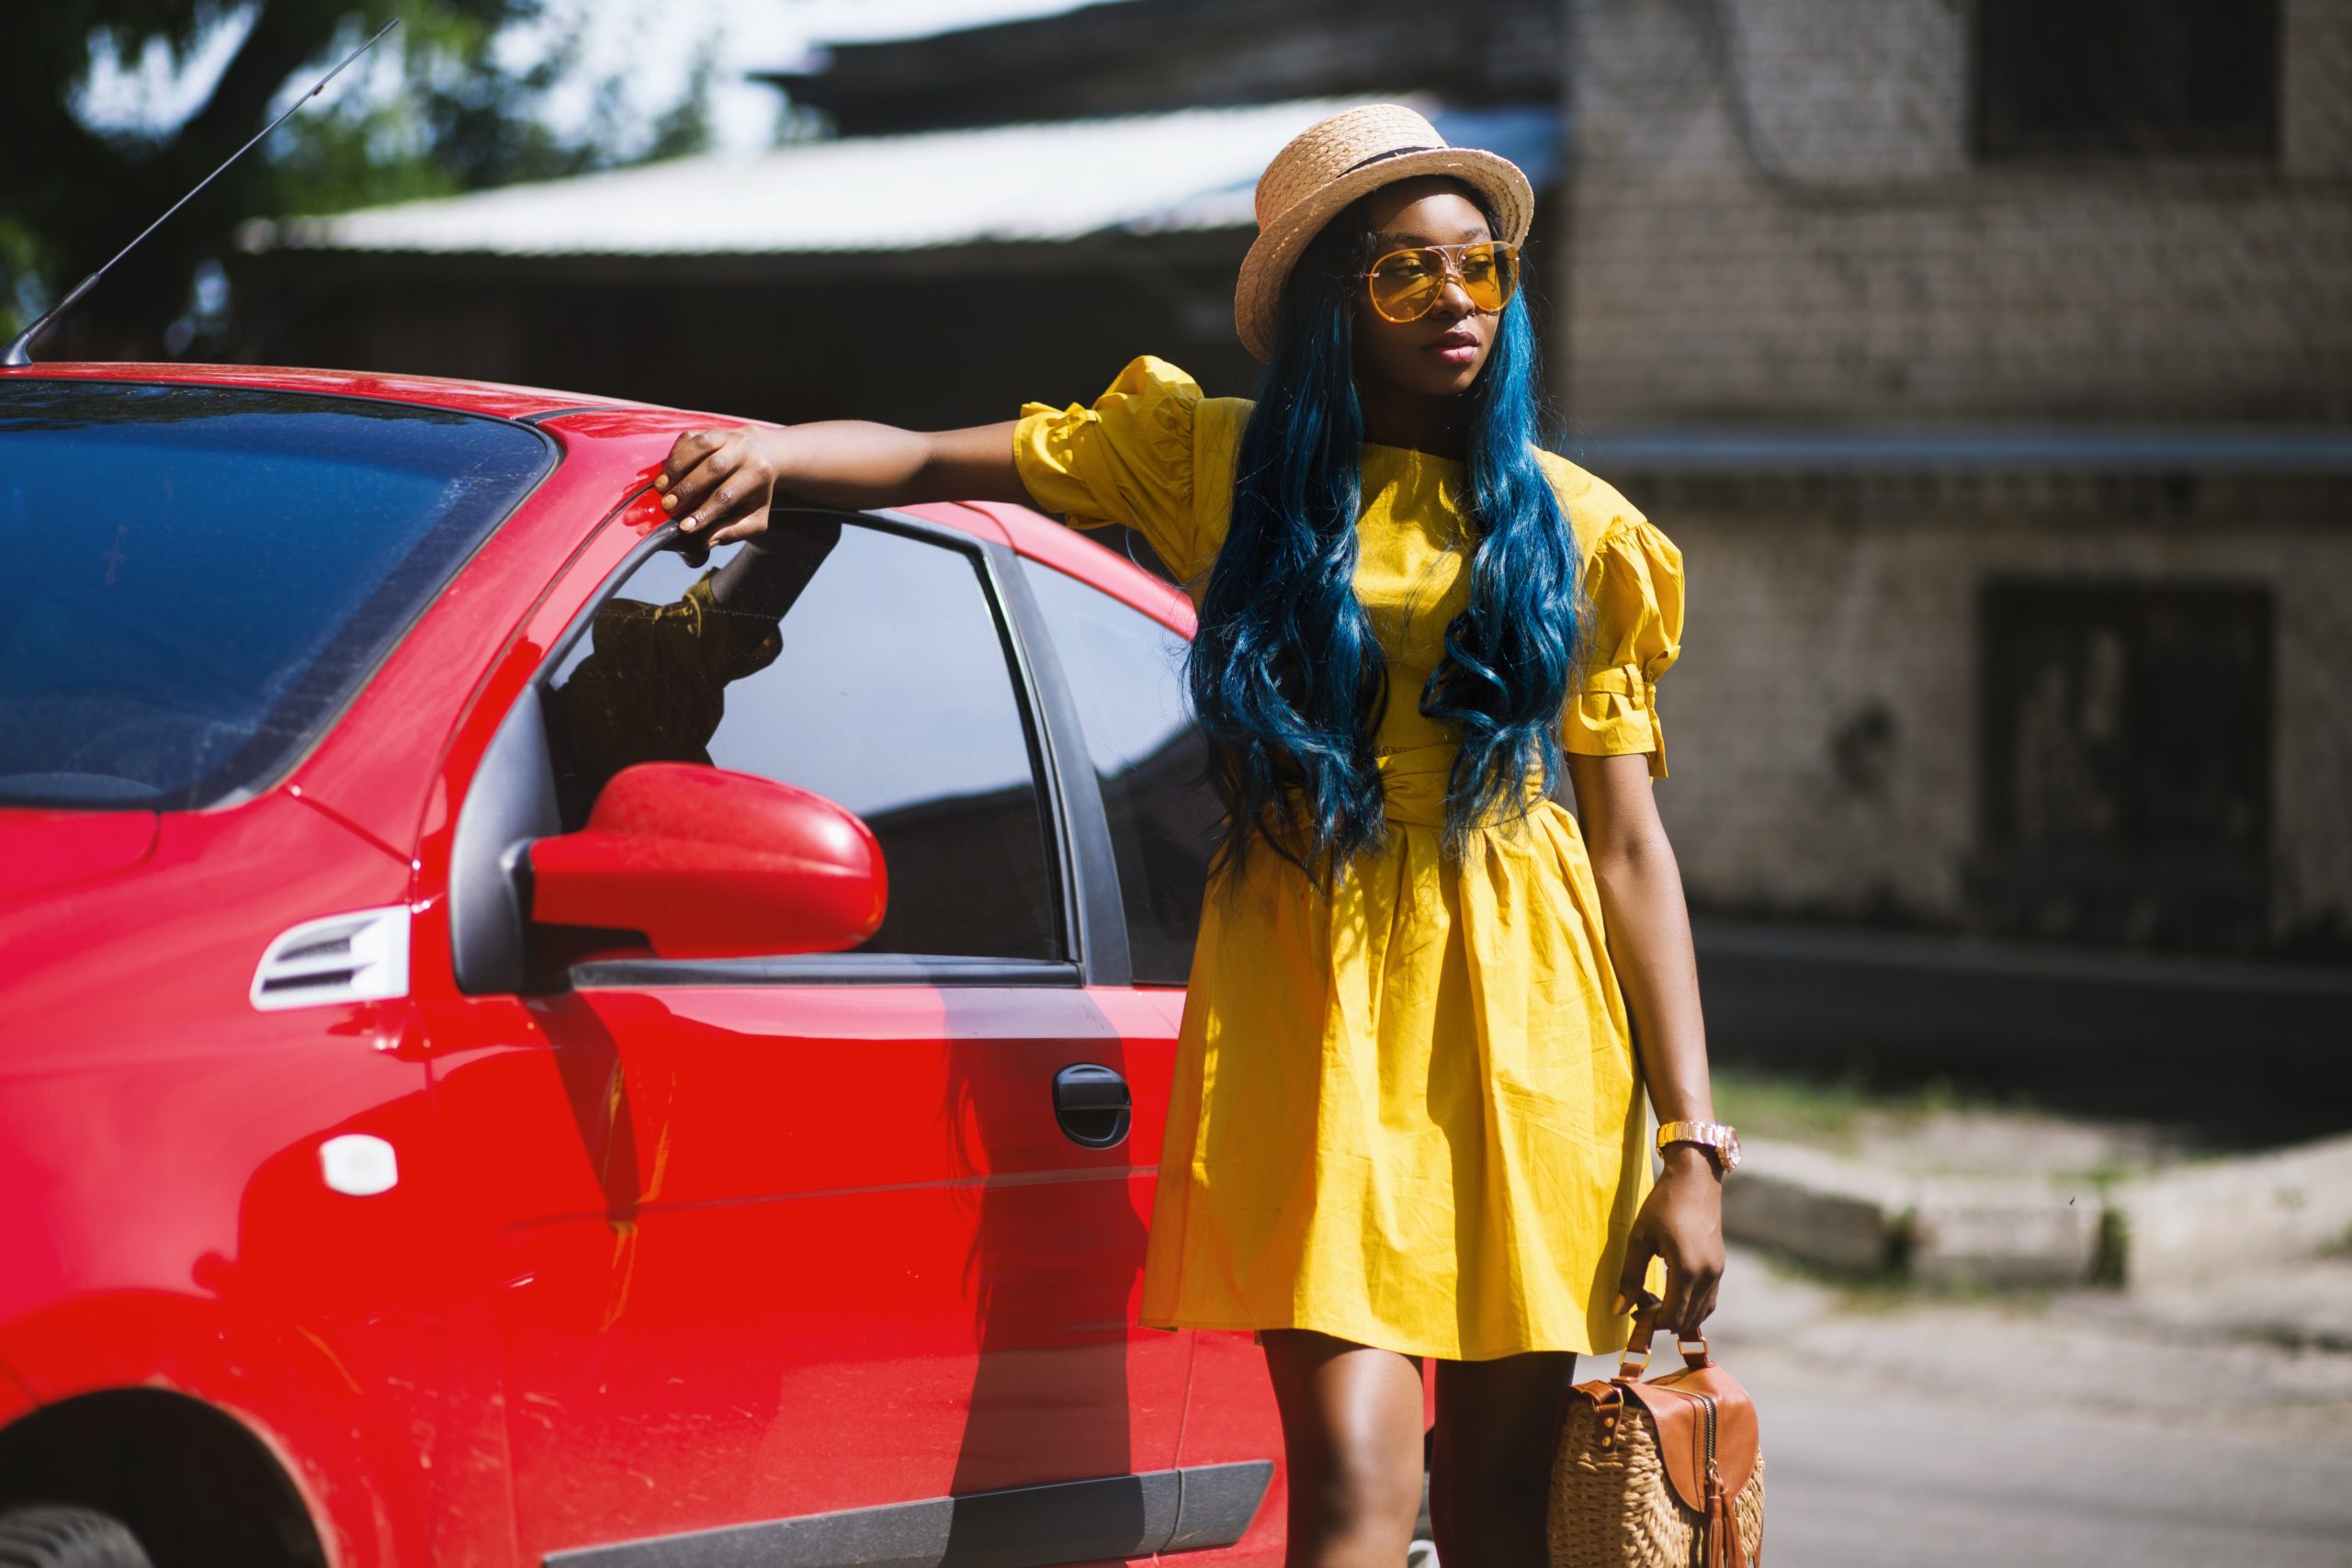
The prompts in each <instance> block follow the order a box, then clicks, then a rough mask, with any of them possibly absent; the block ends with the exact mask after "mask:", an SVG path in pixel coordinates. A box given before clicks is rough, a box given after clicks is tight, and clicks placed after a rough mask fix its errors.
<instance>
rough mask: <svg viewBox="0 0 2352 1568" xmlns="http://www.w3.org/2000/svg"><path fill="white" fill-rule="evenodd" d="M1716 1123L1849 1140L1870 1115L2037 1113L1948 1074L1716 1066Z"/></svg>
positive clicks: (1919, 1117) (2024, 1102)
mask: <svg viewBox="0 0 2352 1568" xmlns="http://www.w3.org/2000/svg"><path fill="white" fill-rule="evenodd" d="M1710 1079H1711V1085H1712V1088H1713V1092H1714V1101H1715V1116H1716V1119H1717V1120H1718V1121H1723V1122H1732V1123H1734V1124H1736V1126H1737V1127H1738V1128H1739V1129H1740V1131H1741V1132H1743V1133H1753V1134H1756V1135H1757V1136H1758V1137H1759V1138H1787V1139H1791V1140H1793V1141H1797V1142H1802V1143H1809V1144H1815V1145H1830V1146H1833V1147H1834V1146H1840V1145H1844V1146H1850V1145H1851V1144H1852V1142H1853V1138H1854V1134H1855V1132H1856V1130H1857V1129H1858V1128H1859V1127H1860V1124H1861V1122H1862V1121H1863V1120H1864V1118H1866V1117H1867V1118H1871V1119H1873V1120H1879V1121H1882V1122H1883V1121H1884V1120H1886V1119H1894V1120H1898V1121H1902V1120H1911V1121H1924V1120H1925V1119H1927V1118H1928V1117H1929V1116H1933V1115H1936V1114H1937V1113H1939V1112H1942V1111H2039V1110H2041V1107H2040V1106H2038V1105H2036V1104H2035V1103H2034V1102H2033V1101H2032V1100H2031V1099H2030V1097H2026V1096H2022V1095H2007V1096H2003V1095H1996V1094H1993V1093H1990V1092H1988V1091H1986V1090H1984V1089H1975V1088H1973V1087H1969V1086H1963V1085H1961V1084H1958V1083H1955V1082H1954V1081H1953V1080H1952V1079H1951V1078H1950V1077H1943V1076H1940V1075H1939V1076H1936V1077H1929V1078H1926V1079H1923V1080H1921V1081H1919V1082H1917V1083H1911V1084H1904V1085H1899V1086H1898V1085H1886V1084H1879V1083H1874V1082H1872V1081H1871V1078H1870V1077H1869V1076H1868V1075H1867V1074H1864V1073H1862V1072H1860V1071H1849V1072H1847V1073H1845V1074H1844V1075H1842V1076H1840V1077H1835V1078H1821V1077H1798V1076H1792V1075H1786V1074H1780V1073H1759V1072H1757V1071H1755V1070H1753V1069H1752V1068H1747V1067H1726V1066H1718V1067H1716V1068H1715V1069H1714V1070H1713V1073H1712V1074H1711V1075H1710Z"/></svg>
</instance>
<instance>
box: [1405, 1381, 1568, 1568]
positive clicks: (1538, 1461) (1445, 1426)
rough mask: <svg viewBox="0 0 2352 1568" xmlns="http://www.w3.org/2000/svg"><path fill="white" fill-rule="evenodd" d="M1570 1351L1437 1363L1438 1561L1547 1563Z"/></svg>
mask: <svg viewBox="0 0 2352 1568" xmlns="http://www.w3.org/2000/svg"><path fill="white" fill-rule="evenodd" d="M1576 1375H1577V1359H1576V1357H1575V1356H1573V1355H1571V1354H1569V1353H1567V1352H1566V1351H1557V1352H1554V1351H1541V1352H1537V1353H1535V1354H1532V1355H1525V1356H1505V1357H1502V1358H1500V1359H1497V1360H1492V1361H1440V1362H1438V1364H1437V1441H1436V1446H1435V1449H1434V1450H1433V1451H1432V1453H1431V1455H1430V1529H1431V1533H1432V1534H1434V1535H1435V1536H1436V1537H1437V1558H1438V1562H1439V1563H1440V1564H1441V1565H1442V1568H1545V1565H1546V1564H1547V1563H1548V1562H1550V1555H1551V1554H1550V1550H1549V1547H1548V1545H1547V1543H1546V1541H1545V1540H1544V1514H1545V1509H1546V1505H1547V1504H1548V1503H1549V1502H1550V1500H1551V1489H1552V1448H1553V1445H1554V1443H1555V1442H1556V1441H1557V1440H1558V1438H1559V1426H1558V1423H1559V1418H1560V1397H1561V1395H1562V1394H1563V1393H1565V1392H1566V1389H1567V1386H1568V1385H1569V1384H1570V1383H1572V1382H1575V1381H1576Z"/></svg>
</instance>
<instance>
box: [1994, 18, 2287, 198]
mask: <svg viewBox="0 0 2352 1568" xmlns="http://www.w3.org/2000/svg"><path fill="white" fill-rule="evenodd" d="M2279 9H2280V6H2279V0H1978V5H1977V10H1976V94H1975V96H1976V126H1975V141H1976V151H1977V154H1978V155H1979V156H1980V157H1984V158H1989V159H2011V158H2030V157H2038V156H2042V155H2057V156H2067V155H2075V154H2091V155H2102V154H2104V155H2122V156H2135V155H2139V156H2144V155H2150V154H2159V155H2160V154H2190V155H2195V154H2233V155H2244V156H2258V157H2270V158H2275V157H2276V156H2277V155H2278V55H2279V46H2278V39H2279V30H2280V23H2279Z"/></svg>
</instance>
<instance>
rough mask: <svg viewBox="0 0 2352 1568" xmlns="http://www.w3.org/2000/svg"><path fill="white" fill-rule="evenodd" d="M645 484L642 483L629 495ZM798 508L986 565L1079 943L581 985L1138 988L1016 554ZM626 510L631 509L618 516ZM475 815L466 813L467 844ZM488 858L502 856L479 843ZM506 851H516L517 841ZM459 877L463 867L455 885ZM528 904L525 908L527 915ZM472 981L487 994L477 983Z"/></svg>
mask: <svg viewBox="0 0 2352 1568" xmlns="http://www.w3.org/2000/svg"><path fill="white" fill-rule="evenodd" d="M643 493H644V489H643V488H640V489H639V491H634V492H632V494H631V495H630V496H629V497H628V498H627V499H625V500H624V502H622V505H623V507H624V508H626V506H627V505H628V501H632V500H634V499H636V497H637V496H638V495H641V494H643ZM777 510H778V511H780V512H785V513H816V514H819V515H821V516H825V517H831V518H839V519H841V520H842V521H844V522H849V523H853V524H854V525H857V526H860V527H866V528H872V529H875V530H876V531H879V532H884V533H893V534H898V535H901V536H908V537H911V538H916V539H920V540H922V542H924V543H926V544H931V545H936V546H940V547H945V548H948V549H953V550H956V551H957V552H959V553H961V554H963V555H964V556H965V557H967V558H969V559H970V560H971V561H972V563H973V565H974V566H975V567H976V568H977V569H978V575H979V578H980V580H981V592H982V596H983V598H984V599H985V600H986V601H987V603H988V606H989V613H990V615H992V616H993V617H994V619H995V621H996V626H997V634H998V637H1000V639H1001V642H1002V645H1003V647H1004V649H1005V653H1006V657H1007V660H1008V664H1009V668H1010V671H1011V672H1012V678H1013V684H1014V686H1015V697H1016V701H1017V702H1018V704H1019V705H1020V709H1021V716H1022V724H1023V729H1024V731H1025V732H1026V737H1027V742H1028V747H1029V754H1030V766H1031V769H1032V771H1033V773H1034V776H1035V779H1036V780H1037V782H1038V787H1039V790H1040V792H1041V795H1042V796H1043V798H1042V800H1041V803H1040V804H1041V806H1042V808H1043V814H1044V818H1045V821H1044V827H1045V829H1046V839H1047V842H1046V845H1045V850H1046V856H1047V858H1048V860H1049V861H1050V862H1051V864H1050V865H1049V867H1048V871H1049V875H1050V880H1051V881H1052V883H1053V887H1054V897H1055V905H1056V915H1055V918H1056V922H1057V929H1058V930H1059V931H1060V932H1061V937H1062V942H1063V946H1064V949H1065V951H1066V952H1068V953H1069V954H1070V955H1071V956H1069V957H1068V958H1059V959H1009V958H990V957H978V956H975V955H971V954H965V953H938V954H928V953H805V954H802V953H795V954H786V955H782V956H770V957H761V958H737V959H662V958H650V957H644V958H627V959H613V960H604V961H598V962H592V963H585V964H573V965H572V966H571V969H570V970H569V972H568V978H569V983H570V985H571V987H572V988H573V989H579V990H591V989H605V988H631V989H635V988H644V987H679V986H769V985H841V984H848V985H933V986H975V985H986V986H999V987H1001V986H1054V987H1083V986H1087V985H1125V984H1126V983H1127V981H1128V978H1129V974H1130V971H1129V964H1128V961H1127V945H1126V918H1125V909H1124V908H1123V907H1122V906H1121V905H1120V902H1119V886H1118V872H1117V866H1116V863H1115V862H1114V859H1113V856H1112V848H1111V838H1110V829H1109V824H1108V819H1107V818H1106V817H1105V815H1104V812H1103V799H1102V795H1101V792H1100V787H1099V785H1098V784H1097V782H1096V780H1095V778H1094V775H1093V771H1092V768H1091V765H1090V764H1089V763H1088V761H1087V755H1086V748H1085V744H1084V737H1083V732H1082V729H1081V728H1080V720H1079V716H1078V709H1077V700H1076V697H1075V696H1074V694H1072V693H1071V691H1070V688H1069V682H1068V681H1067V680H1066V679H1065V677H1064V675H1063V673H1062V669H1061V665H1060V662H1059V659H1058V656H1057V654H1056V652H1055V650H1054V645H1053V640H1052V637H1051V636H1050V634H1049V633H1048V632H1047V630H1046V626H1045V618H1044V615H1043V613H1042V612H1041V611H1040V610H1039V609H1038V607H1037V604H1036V602H1035V600H1034V599H1033V598H1032V597H1031V596H1030V594H1029V589H1028V584H1027V582H1026V581H1024V580H1023V577H1022V575H1021V572H1020V570H1019V567H1018V562H1017V560H1016V559H1015V558H1014V552H1012V550H1011V549H1009V548H1008V547H1005V546H1003V545H1001V544H998V543H996V542H995V541H993V540H989V539H984V538H981V537H978V536H974V535H972V534H969V533H967V532H965V531H964V530H962V529H959V528H954V527H950V526H947V525H944V524H939V523H934V522H932V521H931V520H929V519H928V518H923V517H917V516H914V515H912V514H910V513H905V512H901V511H898V510H896V509H891V508H877V509H875V510H872V511H865V512H852V511H846V510H842V509H840V508H834V507H804V506H782V507H779V508H777ZM615 515H617V513H615ZM679 538H680V536H679V534H678V531H677V527H676V525H674V524H664V525H662V526H661V527H659V528H656V529H655V530H653V531H652V532H651V533H650V534H648V535H647V536H645V537H644V538H643V539H640V540H639V541H638V543H637V544H636V545H634V546H633V547H630V549H629V551H628V554H627V555H625V556H623V557H622V558H621V559H620V561H619V562H618V563H617V564H616V566H614V567H613V568H612V570H611V571H610V572H609V573H608V574H607V576H606V577H605V581H603V582H602V583H600V584H599V585H598V587H597V590H596V592H595V593H594V595H592V596H591V597H590V599H589V600H588V601H587V602H586V603H584V604H582V606H581V608H580V610H579V612H578V613H577V615H575V616H574V617H573V619H572V621H571V625H569V626H566V627H565V628H564V630H563V633H562V635H561V636H560V637H557V638H556V639H555V640H554V642H553V643H552V644H551V645H550V646H549V648H548V652H547V654H546V655H545V657H544V658H542V660H540V663H539V667H538V669H537V671H534V672H533V674H532V677H531V680H530V682H529V684H528V686H527V687H526V696H525V697H524V698H521V699H518V700H517V702H516V703H515V706H514V708H513V709H512V710H510V712H509V715H508V719H507V721H505V723H502V726H501V733H500V737H499V738H498V739H493V740H492V748H491V751H490V752H485V753H484V756H483V762H482V766H481V769H480V770H479V771H478V772H477V773H476V775H475V781H474V784H473V785H471V786H469V791H468V797H469V801H470V799H471V795H472V791H473V789H474V788H479V787H481V785H482V784H483V783H484V781H485V775H487V774H488V773H490V772H491V771H492V766H491V764H492V752H495V751H497V750H499V739H503V737H504V732H505V728H506V727H507V725H508V724H513V723H517V722H521V723H525V724H536V723H537V713H538V712H539V711H540V709H539V704H540V701H541V700H542V699H543V698H544V696H545V694H546V692H547V689H548V684H549V683H550V682H552V681H553V679H554V677H555V673H556V671H559V670H560V669H561V668H562V667H563V664H564V661H565V660H566V659H568V658H569V657H570V655H571V649H573V647H574V646H575V645H577V643H578V642H579V640H580V639H581V638H582V637H585V636H586V635H587V633H588V630H589V628H590V627H591V626H592V625H593V624H594V619H595V615H596V612H597V611H598V610H599V609H600V608H602V607H603V606H604V605H605V603H606V602H607V601H609V600H610V599H611V598H612V597H613V596H614V595H615V594H616V593H618V592H620V591H621V588H622V585H623V584H625V583H626V582H628V580H629V578H630V577H631V576H632V575H633V574H634V573H635V572H636V570H637V569H638V568H639V566H640V565H642V564H643V563H644V561H645V560H646V559H647V558H649V557H650V556H653V555H655V554H659V553H662V552H664V551H674V550H676V549H677V548H678V541H679ZM462 828H463V814H462V812H461V814H460V835H459V836H460V839H461V840H463V839H465V838H466V837H467V835H465V834H464V833H463V831H462ZM466 847H468V848H470V849H471V850H472V852H473V853H474V854H476V855H480V854H481V853H486V852H489V851H487V850H486V849H483V848H481V847H479V846H466ZM503 858H505V859H507V860H509V861H512V860H513V859H514V858H515V857H514V855H513V854H512V852H511V848H510V849H509V850H507V851H506V852H503ZM458 874H459V872H458V867H457V866H456V865H455V864H454V863H453V865H452V875H451V880H452V882H453V883H454V882H455V881H456V880H457V877H458ZM520 902H521V901H518V908H517V917H518V918H519V914H520V907H519V906H520ZM507 977H508V976H504V975H500V976H497V977H496V978H495V979H493V978H492V977H491V976H487V975H485V976H482V978H481V986H480V988H482V989H486V990H491V991H503V990H510V989H515V988H519V987H513V986H509V985H506V984H504V983H503V982H504V981H505V979H506V978H507ZM465 988H467V989H469V991H470V990H473V989H475V988H477V987H476V986H473V985H469V986H467V987H465Z"/></svg>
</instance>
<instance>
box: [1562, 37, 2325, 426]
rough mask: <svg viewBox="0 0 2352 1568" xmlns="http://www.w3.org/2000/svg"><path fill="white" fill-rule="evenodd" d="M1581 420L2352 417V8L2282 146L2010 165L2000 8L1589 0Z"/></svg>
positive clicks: (1575, 384) (2291, 60)
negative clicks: (2001, 94) (1981, 25)
mask: <svg viewBox="0 0 2352 1568" xmlns="http://www.w3.org/2000/svg"><path fill="white" fill-rule="evenodd" d="M1571 3H1572V4H1573V5H1574V6H1576V15H1575V22H1574V29H1573V34H1572V38H1573V42H1572V46H1571V47H1572V51H1573V52H1572V61H1573V62H1574V63H1573V64H1572V67H1571V78H1572V81H1573V84H1574V85H1573V89H1572V96H1573V113H1574V116H1575V120H1576V126H1577V132H1576V141H1575V147H1576V165H1575V167H1576V172H1575V176H1574V185H1573V186H1572V196H1571V201H1570V216H1569V233H1570V241H1569V243H1568V244H1567V245H1566V246H1564V247H1558V248H1557V249H1555V257H1554V265H1555V269H1556V270H1555V277H1554V291H1555V297H1559V298H1565V299H1566V301H1567V306H1568V308H1567V310H1566V311H1565V312H1564V316H1565V324H1564V325H1563V326H1562V327H1561V328H1560V329H1559V330H1558V331H1557V332H1556V333H1555V344H1554V352H1555V355H1557V356H1559V362H1558V364H1557V366H1556V367H1555V374H1556V375H1557V376H1558V378H1559V380H1560V384H1561V385H1562V387H1563V388H1564V390H1565V393H1566V400H1567V404H1568V411H1569V412H1570V415H1571V417H1572V418H1574V419H1575V420H1577V422H1579V423H1589V424H1596V425H1606V424H1611V423H1656V422H1659V421H1664V420H1714V419H1729V420H1741V421H1757V420H1773V421H1790V422H1795V423H1821V422H1823V421H1853V420H1865V421H1886V422H1895V423H1900V422H1905V421H1912V420H1947V419H1952V418H1962V419H1973V420H1994V421H2006V422H2019V421H2031V420H2037V419H2048V418H2055V419H2063V420H2076V419H2086V420H2100V419H2161V420H2196V421H2234V420H2257V421H2284V422H2303V421H2324V422H2338V421H2343V420H2346V419H2352V0H2285V7H2286V8H2285V12H2284V28H2285V33H2284V40H2283V56H2282V74H2281V86H2280V94H2281V102H2280V115H2281V127H2282V137H2281V142H2282V151H2281V153H2280V156H2279V157H2278V159H2277V160H2276V161H2270V162H2266V161H2262V160H2253V161H2247V160H2239V159H2219V158H2207V159H2181V158H2170V159H2156V160H2129V159H2113V158H2109V159H2076V160H2072V161H2068V162H2063V163H2062V162H2053V161H2048V160H2036V161H2032V162H2012V163H2003V164H1985V163H1980V162H1977V161H1975V160H1974V159H1973V155H1972V153H1971V152H1970V150H1969V138H1970V121H1969V117H1970V92H1971V87H1970V81H1971V77H1970V71H1971V63H1970V51H1971V49H1972V47H1973V41H1972V40H1973V32H1974V28H1973V4H1974V0H1870V3H1869V4H1856V3H1854V0H1571Z"/></svg>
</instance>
